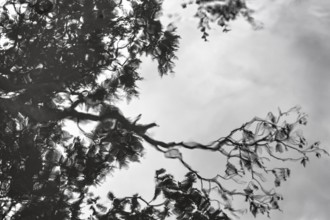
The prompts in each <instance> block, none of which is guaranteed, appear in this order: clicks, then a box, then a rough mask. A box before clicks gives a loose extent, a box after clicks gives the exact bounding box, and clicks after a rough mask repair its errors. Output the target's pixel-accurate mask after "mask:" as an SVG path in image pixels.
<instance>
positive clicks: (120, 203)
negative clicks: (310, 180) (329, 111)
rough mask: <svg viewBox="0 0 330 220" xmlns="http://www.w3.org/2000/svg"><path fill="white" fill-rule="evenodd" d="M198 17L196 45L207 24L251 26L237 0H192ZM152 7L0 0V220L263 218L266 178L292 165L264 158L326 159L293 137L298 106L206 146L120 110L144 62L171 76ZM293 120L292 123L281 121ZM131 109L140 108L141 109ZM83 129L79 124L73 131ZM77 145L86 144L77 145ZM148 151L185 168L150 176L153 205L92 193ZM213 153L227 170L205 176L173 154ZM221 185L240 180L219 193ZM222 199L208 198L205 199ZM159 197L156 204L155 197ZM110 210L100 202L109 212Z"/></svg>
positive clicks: (170, 47) (148, 3)
mask: <svg viewBox="0 0 330 220" xmlns="http://www.w3.org/2000/svg"><path fill="white" fill-rule="evenodd" d="M189 4H197V6H198V7H197V13H196V17H197V18H198V19H199V28H200V29H201V31H202V38H204V39H206V37H207V29H208V28H209V23H210V22H217V23H218V24H219V25H220V26H222V27H223V28H224V29H223V30H224V31H226V30H228V24H229V23H228V22H230V21H231V20H234V19H236V18H237V17H238V16H242V17H244V18H246V19H247V20H248V21H249V22H250V23H252V24H253V23H254V21H253V19H252V17H251V11H250V10H249V9H248V8H247V7H246V5H245V3H244V1H243V0H230V1H227V2H226V3H225V2H223V1H206V0H204V1H203V0H198V1H191V2H186V3H183V4H182V7H186V6H187V5H189ZM161 9H162V2H161V1H159V0H143V1H140V0H127V1H122V0H118V1H116V0H97V1H96V0H95V1H93V0H62V1H61V0H52V1H51V0H6V1H4V3H3V6H2V8H1V9H0V12H1V16H0V34H1V45H0V60H1V63H0V206H1V209H0V219H13V220H36V219H39V220H43V219H44V220H51V219H54V220H62V219H63V220H64V219H67V220H69V219H99V220H103V219H141V220H142V219H143V220H144V219H166V218H167V217H168V216H171V215H172V216H176V218H177V219H191V220H199V219H201V220H203V219H205V220H207V219H213V220H216V219H217V220H220V219H221V220H225V219H229V216H232V215H236V214H237V213H238V212H239V210H236V209H235V208H234V207H232V205H231V201H232V200H233V199H234V198H235V197H243V198H245V200H246V202H247V203H249V204H250V211H251V212H252V213H253V214H254V215H256V214H257V213H269V211H270V210H272V209H279V204H278V201H279V200H281V199H282V197H281V196H280V195H278V194H277V193H276V192H275V190H274V189H273V188H270V189H268V187H269V185H270V184H266V185H267V187H266V186H264V183H263V182H264V181H265V176H267V179H270V178H271V177H268V176H273V179H274V184H273V185H274V186H279V185H280V184H281V182H282V181H285V180H286V179H287V178H288V177H289V175H290V170H289V169H288V168H282V167H274V166H272V163H270V162H269V161H270V160H271V161H287V160H293V161H296V160H297V161H300V162H301V163H302V164H303V165H304V166H305V164H306V163H307V161H308V155H309V154H310V153H314V154H316V156H317V157H319V156H320V155H321V154H322V153H326V152H325V151H323V150H322V149H321V148H319V146H318V143H315V144H312V145H308V143H307V141H306V140H305V139H304V137H303V136H302V133H301V132H300V131H299V130H297V127H299V126H300V125H304V124H306V116H305V115H304V114H303V113H301V112H300V110H299V109H298V108H293V109H291V110H289V111H287V112H281V111H279V113H278V114H276V116H275V115H273V114H272V113H269V114H268V116H267V117H266V118H257V117H256V118H254V119H253V120H251V121H250V122H247V123H245V124H243V125H242V126H241V127H240V128H237V129H234V130H232V131H231V132H230V133H229V134H228V135H227V136H225V137H222V138H219V139H218V140H215V141H213V142H212V143H210V144H208V145H203V144H199V143H193V142H190V143H185V142H178V143H175V142H171V143H165V142H162V141H160V140H156V139H153V138H152V137H150V136H149V135H148V133H147V131H148V130H149V129H150V128H152V127H154V126H156V124H155V123H151V124H140V123H139V119H140V116H138V117H137V118H136V119H135V120H132V119H128V118H127V117H125V116H124V115H123V114H122V113H121V111H120V109H119V108H118V107H116V103H118V102H119V101H120V100H122V99H126V98H127V99H131V98H134V97H136V96H138V90H137V86H136V83H137V82H138V81H139V80H142V76H141V73H139V72H138V70H139V66H140V63H141V56H145V55H147V56H149V57H151V58H152V59H153V60H155V62H157V64H158V72H159V73H160V75H162V76H163V75H166V74H167V73H169V72H172V71H173V68H174V63H173V60H174V59H175V58H176V56H175V52H176V50H177V49H178V40H179V36H178V35H177V34H176V32H175V28H173V25H170V26H168V27H163V25H162V23H161V22H160V20H159V16H160V14H161ZM291 113H292V114H295V115H296V118H295V119H294V120H293V121H292V122H290V123H289V122H286V121H285V120H283V118H284V117H287V116H288V115H289V114H291ZM137 114H138V113H137ZM65 120H71V121H74V122H75V123H77V125H78V126H80V125H86V124H90V123H91V122H97V125H96V126H95V128H94V130H93V132H92V133H87V132H85V131H84V130H81V132H82V136H81V137H73V136H72V135H71V134H70V133H69V132H68V131H65V130H64V129H63V128H64V121H65ZM80 129H81V128H80ZM84 140H85V141H84ZM86 140H88V141H86ZM145 146H152V147H155V148H156V149H157V150H158V151H159V152H160V153H163V154H164V155H165V156H166V157H167V158H172V159H177V160H179V161H181V163H182V165H183V166H185V167H186V168H187V172H188V173H187V174H186V176H185V177H184V179H183V180H180V181H178V180H175V179H174V177H173V176H172V175H171V174H169V173H168V172H167V171H166V170H165V169H160V170H157V171H156V176H155V181H156V185H155V193H154V198H153V199H152V201H147V200H145V199H144V198H143V197H141V196H139V195H138V194H136V195H131V196H130V195H128V196H127V197H124V198H117V197H116V196H115V194H113V193H112V192H109V193H108V200H109V201H108V203H103V202H102V201H101V200H100V198H98V197H96V196H94V195H93V194H92V193H90V187H91V186H95V185H97V184H99V183H100V182H101V181H102V179H103V178H104V177H105V176H106V175H107V174H109V173H110V172H111V171H113V170H114V169H116V168H121V167H125V166H128V164H129V163H130V162H137V161H139V158H140V157H141V155H142V154H143V152H144V150H145ZM183 148H186V149H200V150H205V151H212V152H214V153H219V154H220V155H222V156H223V157H224V160H225V161H226V167H224V171H223V172H222V173H220V172H219V174H218V175H216V176H215V177H214V178H210V179H208V178H204V177H203V176H201V175H200V174H199V173H198V172H197V171H196V170H195V169H194V168H192V167H191V166H190V165H189V164H187V163H186V162H185V161H184V159H183V157H182V154H181V152H180V149H183ZM227 181H235V182H237V184H236V186H234V187H231V188H227V187H226V186H225V185H226V184H225V183H226V182H227ZM214 192H215V193H217V194H218V195H219V196H217V197H215V198H212V196H211V193H214ZM160 200H161V202H159V201H160ZM105 204H108V205H105Z"/></svg>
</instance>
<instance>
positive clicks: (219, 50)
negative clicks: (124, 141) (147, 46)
mask: <svg viewBox="0 0 330 220" xmlns="http://www.w3.org/2000/svg"><path fill="white" fill-rule="evenodd" d="M165 3H166V0H165ZM250 3H252V4H254V5H256V6H255V8H256V9H257V14H256V17H257V18H259V19H260V20H261V21H263V22H264V29H262V30H259V31H254V30H252V29H251V27H250V26H249V25H248V24H247V23H245V22H244V21H238V22H235V23H234V24H233V25H232V31H231V32H229V33H227V34H222V33H221V32H219V31H211V37H210V39H209V40H210V41H209V42H203V41H202V40H201V39H200V37H201V34H200V32H198V30H197V29H196V26H197V21H196V20H194V19H193V18H192V17H191V14H189V13H188V12H185V13H186V14H185V16H183V18H181V20H180V21H179V23H178V26H179V33H180V35H181V36H182V39H181V46H180V50H179V52H178V57H179V60H178V61H177V62H176V64H177V66H176V68H175V71H176V73H175V74H174V75H172V76H166V77H163V78H160V77H159V76H158V74H157V68H156V65H155V64H154V63H152V62H149V61H147V62H145V63H144V65H143V68H142V69H141V72H143V75H144V77H145V80H144V81H143V82H142V83H140V84H139V86H140V89H141V95H140V99H138V100H134V101H132V102H131V103H129V105H128V106H125V109H124V112H125V113H126V114H127V115H128V116H137V115H138V114H140V113H142V121H144V122H157V124H159V125H160V127H158V128H154V129H153V130H152V132H151V135H152V136H153V137H154V138H157V139H160V140H164V141H181V140H182V141H190V140H195V141H200V142H208V141H211V140H214V139H215V138H218V137H221V136H225V135H227V134H228V133H229V132H230V131H231V130H232V129H234V128H236V127H238V126H240V125H241V124H243V123H244V122H246V121H248V120H250V119H251V118H253V117H254V116H266V114H267V113H268V112H269V111H273V112H276V111H277V107H280V108H281V109H283V110H286V109H289V108H290V107H293V106H295V105H300V106H301V107H302V108H303V110H304V111H305V112H306V113H308V115H309V123H308V125H307V127H306V129H305V130H304V133H305V135H306V136H307V137H308V139H309V140H310V142H313V141H317V140H320V141H321V143H322V145H323V146H324V147H325V148H327V149H330V148H329V147H328V146H329V144H330V135H329V133H330V113H329V106H330V102H329V101H330V80H329V77H330V76H329V73H328V72H329V70H330V40H329V39H330V2H329V1H328V0H296V1H293V0H292V1H284V0H276V1H266V0H263V3H262V4H259V3H258V4H256V3H257V0H255V1H253V2H250ZM173 4H174V1H172V2H171V3H168V2H167V3H166V7H165V9H166V11H165V14H166V13H167V12H168V11H170V12H171V13H173V12H176V11H178V12H179V13H182V12H181V9H180V7H178V5H173ZM146 147H147V154H146V155H145V157H144V159H143V160H142V163H141V164H134V165H132V166H131V168H130V169H129V170H121V171H119V172H116V173H115V174H114V176H113V177H112V178H110V179H109V180H108V181H107V183H106V184H105V185H104V187H103V189H102V191H108V190H112V191H114V192H115V194H117V195H122V196H124V195H130V194H133V193H136V192H139V193H140V194H144V195H146V197H147V198H151V197H152V194H153V187H154V182H153V178H154V171H155V170H156V169H159V168H161V167H165V168H166V169H167V170H168V171H169V172H173V173H174V174H175V175H176V176H177V177H178V178H179V179H180V178H182V175H183V174H185V173H186V172H187V170H185V169H184V168H183V167H182V165H181V164H180V163H179V162H177V161H175V160H169V159H165V158H164V156H163V155H162V154H160V153H158V152H156V151H154V150H153V149H152V148H151V147H149V146H146ZM186 153H187V152H186ZM184 158H185V159H186V160H187V161H189V162H190V163H191V164H192V165H193V166H194V167H195V168H196V169H198V170H199V171H200V173H201V174H204V175H210V176H211V175H214V174H215V173H216V171H221V170H223V168H222V167H219V161H218V160H219V159H218V158H217V157H216V156H215V155H214V154H209V153H201V152H195V153H193V152H188V153H187V154H185V155H184ZM329 168H330V158H324V159H322V160H316V159H313V160H312V161H311V163H309V164H308V166H307V168H303V167H302V166H297V167H294V169H293V174H292V177H291V178H290V179H289V180H288V181H287V182H285V183H284V184H282V187H281V189H280V191H281V192H282V193H283V196H284V201H283V202H281V203H280V206H281V208H282V209H283V213H281V212H278V211H275V212H272V213H271V219H273V220H292V219H293V220H305V219H306V220H307V219H308V220H327V219H329V216H330V184H329V183H330V173H329V171H328V170H329ZM242 219H245V220H250V219H254V218H253V217H252V215H251V214H246V215H245V216H243V217H242ZM262 219H268V218H267V217H266V216H261V215H260V216H258V217H257V220H262Z"/></svg>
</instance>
